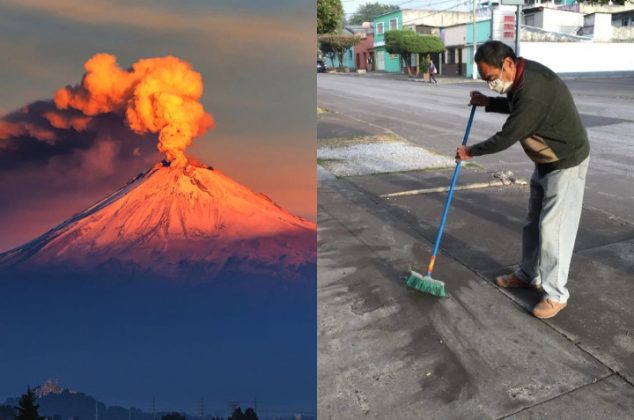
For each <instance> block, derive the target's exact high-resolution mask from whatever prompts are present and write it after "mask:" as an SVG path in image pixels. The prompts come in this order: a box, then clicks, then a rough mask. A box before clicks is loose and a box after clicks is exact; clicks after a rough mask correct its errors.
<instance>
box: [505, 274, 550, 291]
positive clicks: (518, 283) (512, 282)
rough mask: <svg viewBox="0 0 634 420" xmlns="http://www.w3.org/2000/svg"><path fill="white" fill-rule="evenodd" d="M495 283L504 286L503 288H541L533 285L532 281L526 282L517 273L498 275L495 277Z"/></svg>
mask: <svg viewBox="0 0 634 420" xmlns="http://www.w3.org/2000/svg"><path fill="white" fill-rule="evenodd" d="M495 284H497V285H498V286H499V287H503V288H517V287H521V288H527V289H528V288H533V289H539V286H538V285H537V286H533V285H532V284H530V283H526V282H525V281H524V280H522V279H521V278H519V277H517V276H516V275H515V273H511V274H505V275H503V276H497V277H496V278H495Z"/></svg>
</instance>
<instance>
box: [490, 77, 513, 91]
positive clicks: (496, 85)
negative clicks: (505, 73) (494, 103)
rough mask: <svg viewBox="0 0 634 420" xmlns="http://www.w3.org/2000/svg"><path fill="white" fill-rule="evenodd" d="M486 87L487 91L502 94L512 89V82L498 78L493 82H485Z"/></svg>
mask: <svg viewBox="0 0 634 420" xmlns="http://www.w3.org/2000/svg"><path fill="white" fill-rule="evenodd" d="M487 85H489V89H491V90H493V91H495V92H497V93H500V94H504V93H507V92H508V91H509V90H511V88H512V87H513V82H506V81H504V80H502V79H500V78H497V79H495V80H491V81H489V82H487Z"/></svg>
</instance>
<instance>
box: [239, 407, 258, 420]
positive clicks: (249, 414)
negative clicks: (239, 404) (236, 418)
mask: <svg viewBox="0 0 634 420" xmlns="http://www.w3.org/2000/svg"><path fill="white" fill-rule="evenodd" d="M242 418H243V419H244V420H258V415H257V414H255V410H254V409H252V408H247V409H246V411H245V412H244V416H243V417H242Z"/></svg>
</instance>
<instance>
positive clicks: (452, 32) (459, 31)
mask: <svg viewBox="0 0 634 420" xmlns="http://www.w3.org/2000/svg"><path fill="white" fill-rule="evenodd" d="M440 33H441V35H440V36H441V39H442V41H443V43H444V44H445V45H446V46H448V47H450V46H454V45H464V44H465V43H466V42H467V26H466V25H460V26H452V27H450V28H444V29H443V30H442V31H441V32H440Z"/></svg>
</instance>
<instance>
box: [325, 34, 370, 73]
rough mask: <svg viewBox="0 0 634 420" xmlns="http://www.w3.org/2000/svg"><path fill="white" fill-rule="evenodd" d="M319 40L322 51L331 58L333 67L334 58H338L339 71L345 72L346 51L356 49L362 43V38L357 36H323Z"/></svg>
mask: <svg viewBox="0 0 634 420" xmlns="http://www.w3.org/2000/svg"><path fill="white" fill-rule="evenodd" d="M318 40H319V45H320V46H321V50H322V51H323V53H324V54H326V55H327V56H328V57H329V58H330V61H331V62H332V66H333V67H334V66H335V61H334V58H335V56H337V59H339V71H344V66H343V55H344V53H345V52H346V49H348V48H350V47H354V46H355V45H357V44H358V43H359V42H361V38H359V37H357V36H351V35H332V34H330V35H321V36H320V37H319V38H318Z"/></svg>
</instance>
